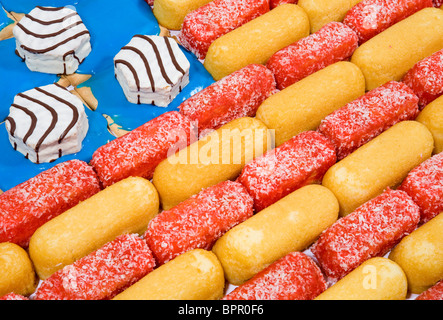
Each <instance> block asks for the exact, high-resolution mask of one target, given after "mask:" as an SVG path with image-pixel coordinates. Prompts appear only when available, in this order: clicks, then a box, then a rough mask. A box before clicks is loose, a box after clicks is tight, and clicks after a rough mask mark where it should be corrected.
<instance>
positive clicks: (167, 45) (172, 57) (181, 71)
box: [163, 37, 186, 75]
mask: <svg viewBox="0 0 443 320" xmlns="http://www.w3.org/2000/svg"><path fill="white" fill-rule="evenodd" d="M163 38H164V39H165V43H166V47H167V48H168V52H169V56H170V57H171V60H172V63H173V64H174V67H175V69H177V71H178V72H180V73H181V74H182V75H185V73H186V72H185V70H183V68H182V67H181V66H180V64H179V63H178V62H177V59H176V58H175V54H174V51H173V50H172V47H171V43H170V42H169V38H168V37H163Z"/></svg>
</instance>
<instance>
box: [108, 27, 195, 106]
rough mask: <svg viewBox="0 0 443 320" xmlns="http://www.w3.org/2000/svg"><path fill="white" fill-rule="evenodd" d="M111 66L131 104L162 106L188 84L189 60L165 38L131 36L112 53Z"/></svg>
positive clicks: (176, 45)
mask: <svg viewBox="0 0 443 320" xmlns="http://www.w3.org/2000/svg"><path fill="white" fill-rule="evenodd" d="M114 66H115V67H114V69H115V76H116V78H117V80H118V82H119V83H120V85H121V87H122V89H123V92H124V94H125V96H126V98H127V99H128V101H129V102H131V103H136V104H153V105H156V106H159V107H166V106H168V104H169V103H170V102H171V101H172V100H173V99H174V98H175V97H176V96H177V95H178V94H179V93H180V92H181V91H182V89H183V88H184V87H185V86H186V85H187V84H188V83H189V68H190V63H189V61H188V60H187V58H186V56H185V55H184V53H183V52H182V51H181V49H180V47H179V46H178V44H177V43H176V42H175V40H174V39H172V38H169V37H162V36H145V35H135V36H134V37H133V38H132V39H131V41H130V42H129V43H128V44H127V45H126V46H124V47H123V48H122V49H121V50H120V52H119V53H118V54H117V55H116V56H115V58H114Z"/></svg>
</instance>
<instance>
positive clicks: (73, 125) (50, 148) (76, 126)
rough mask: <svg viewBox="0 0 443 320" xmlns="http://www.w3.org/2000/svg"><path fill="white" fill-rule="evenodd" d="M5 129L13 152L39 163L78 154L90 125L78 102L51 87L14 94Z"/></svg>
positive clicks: (82, 107)
mask: <svg viewBox="0 0 443 320" xmlns="http://www.w3.org/2000/svg"><path fill="white" fill-rule="evenodd" d="M5 127H6V130H7V131H8V135H9V141H10V142H11V145H12V147H13V148H14V149H15V150H17V151H19V152H20V153H22V154H23V155H24V156H25V157H26V158H27V159H29V160H30V161H32V162H34V163H42V162H51V161H53V160H56V159H58V158H60V157H61V156H63V155H66V154H71V153H76V152H78V151H80V150H81V147H82V141H83V139H84V137H85V136H86V133H87V131H88V128H89V125H88V119H87V116H86V113H85V109H84V106H83V103H82V102H81V100H80V99H79V98H77V97H76V96H74V95H73V94H71V93H70V92H69V91H68V90H67V89H66V88H64V87H62V86H60V85H58V84H50V85H47V86H42V87H37V88H34V89H31V90H28V91H25V92H22V93H19V94H17V95H16V96H15V98H14V101H13V103H12V105H11V107H10V109H9V115H8V117H7V118H6V120H5Z"/></svg>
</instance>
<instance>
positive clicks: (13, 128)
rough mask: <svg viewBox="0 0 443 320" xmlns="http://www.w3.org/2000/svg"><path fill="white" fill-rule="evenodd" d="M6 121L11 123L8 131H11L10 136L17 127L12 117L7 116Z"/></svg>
mask: <svg viewBox="0 0 443 320" xmlns="http://www.w3.org/2000/svg"><path fill="white" fill-rule="evenodd" d="M6 121H9V124H10V125H11V130H10V133H11V136H14V133H15V129H16V128H17V125H16V124H15V121H14V119H13V118H11V117H7V118H6Z"/></svg>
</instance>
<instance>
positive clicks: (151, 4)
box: [145, 0, 154, 6]
mask: <svg viewBox="0 0 443 320" xmlns="http://www.w3.org/2000/svg"><path fill="white" fill-rule="evenodd" d="M145 2H146V3H147V4H149V5H150V6H153V5H154V0H145Z"/></svg>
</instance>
